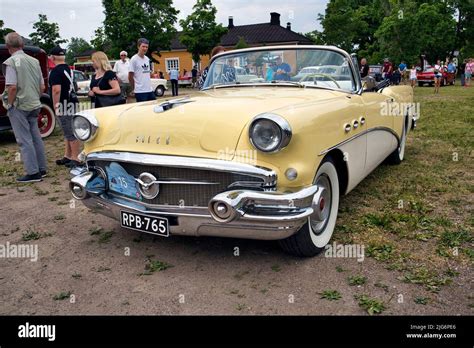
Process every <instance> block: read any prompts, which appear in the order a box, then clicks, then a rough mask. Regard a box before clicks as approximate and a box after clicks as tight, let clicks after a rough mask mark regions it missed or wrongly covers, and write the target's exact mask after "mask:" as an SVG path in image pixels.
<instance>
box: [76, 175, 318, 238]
mask: <svg viewBox="0 0 474 348" xmlns="http://www.w3.org/2000/svg"><path fill="white" fill-rule="evenodd" d="M76 174H78V173H76ZM94 177H95V173H93V172H89V171H84V172H83V173H80V174H78V175H77V176H75V177H74V178H73V179H72V180H71V182H70V188H71V192H72V193H73V196H74V197H75V198H76V199H79V200H81V201H82V202H83V203H84V205H86V206H87V207H88V208H90V209H91V210H93V211H95V212H98V213H100V214H103V215H106V216H109V217H111V218H113V219H115V220H118V221H120V212H121V211H129V212H136V213H141V214H147V215H151V216H160V217H165V218H169V219H170V221H172V223H171V222H170V233H171V234H172V235H185V236H217V237H231V238H246V239H260V240H279V239H285V238H287V237H289V236H291V235H293V234H294V233H296V232H297V231H298V230H299V229H300V228H301V227H302V226H303V225H304V224H305V223H306V222H307V221H308V218H309V217H310V216H311V218H312V219H319V217H320V216H319V213H320V212H319V207H320V206H321V199H322V197H323V189H321V188H320V187H318V186H316V185H313V186H309V187H306V188H304V189H301V190H299V191H297V192H291V193H282V192H259V191H251V190H234V191H227V192H224V193H221V194H218V195H216V196H215V197H214V198H212V199H211V200H210V202H209V206H208V207H180V206H156V205H153V206H152V205H148V204H145V203H142V202H140V201H136V200H131V199H129V198H125V197H122V196H119V195H116V194H113V193H110V192H107V191H106V190H105V187H100V185H99V187H97V185H95V186H94V185H89V184H90V183H91V181H92V180H93V179H94ZM321 218H322V217H321Z"/></svg>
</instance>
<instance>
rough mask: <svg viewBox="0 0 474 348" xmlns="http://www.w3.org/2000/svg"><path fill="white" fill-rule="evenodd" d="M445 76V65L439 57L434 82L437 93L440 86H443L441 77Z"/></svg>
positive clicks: (435, 67)
mask: <svg viewBox="0 0 474 348" xmlns="http://www.w3.org/2000/svg"><path fill="white" fill-rule="evenodd" d="M442 78H443V65H442V64H441V61H440V60H439V59H438V61H437V62H436V64H435V66H434V83H435V90H434V92H435V93H439V88H440V86H441V79H442Z"/></svg>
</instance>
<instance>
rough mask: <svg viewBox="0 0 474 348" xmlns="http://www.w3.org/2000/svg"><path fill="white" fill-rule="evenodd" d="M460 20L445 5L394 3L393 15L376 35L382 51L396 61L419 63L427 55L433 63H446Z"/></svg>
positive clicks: (383, 22) (438, 3)
mask: <svg viewBox="0 0 474 348" xmlns="http://www.w3.org/2000/svg"><path fill="white" fill-rule="evenodd" d="M455 28H456V21H455V19H454V17H453V13H452V10H451V9H450V8H448V7H447V6H446V4H445V3H441V2H437V3H432V4H430V3H424V4H421V5H418V3H417V2H416V1H413V0H412V1H408V0H406V1H404V2H403V4H398V3H397V4H395V3H393V4H392V13H391V15H389V16H387V17H385V18H384V20H383V21H382V24H381V25H380V27H379V29H377V31H376V33H375V37H376V38H377V39H378V42H379V45H380V50H381V52H383V53H384V54H385V55H387V56H389V57H390V58H391V59H392V60H393V61H395V62H400V61H401V60H405V61H407V62H409V63H416V62H418V59H419V56H420V54H426V57H427V59H428V61H429V62H434V61H435V60H436V59H441V60H444V59H445V58H446V56H448V55H449V54H450V51H451V49H452V47H453V45H454V41H455Z"/></svg>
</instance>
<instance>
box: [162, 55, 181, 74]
mask: <svg viewBox="0 0 474 348" xmlns="http://www.w3.org/2000/svg"><path fill="white" fill-rule="evenodd" d="M165 66H166V71H167V72H168V71H170V70H171V69H172V68H175V69H176V70H178V71H180V70H179V68H180V62H179V57H174V58H165Z"/></svg>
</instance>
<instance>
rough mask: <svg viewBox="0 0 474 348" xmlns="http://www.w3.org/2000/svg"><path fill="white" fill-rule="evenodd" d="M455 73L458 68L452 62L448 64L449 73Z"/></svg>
mask: <svg viewBox="0 0 474 348" xmlns="http://www.w3.org/2000/svg"><path fill="white" fill-rule="evenodd" d="M455 72H456V67H455V66H454V64H453V62H451V61H450V62H449V64H448V73H451V74H453V73H455Z"/></svg>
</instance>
